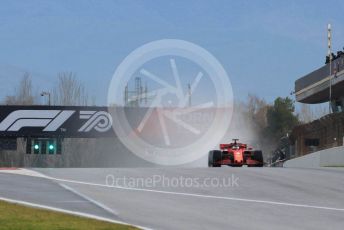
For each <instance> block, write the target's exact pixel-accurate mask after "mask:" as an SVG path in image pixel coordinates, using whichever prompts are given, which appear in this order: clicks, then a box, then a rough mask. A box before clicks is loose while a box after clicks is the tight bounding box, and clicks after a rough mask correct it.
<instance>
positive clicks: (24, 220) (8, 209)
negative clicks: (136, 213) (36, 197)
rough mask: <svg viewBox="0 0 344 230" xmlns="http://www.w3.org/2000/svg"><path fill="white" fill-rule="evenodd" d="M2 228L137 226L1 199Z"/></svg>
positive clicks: (59, 229)
mask: <svg viewBox="0 0 344 230" xmlns="http://www.w3.org/2000/svg"><path fill="white" fill-rule="evenodd" d="M0 229H1V230H2V229H6V230H17V229H18V230H22V229H26V230H31V229H32V230H43V229H44V230H45V229H49V230H64V229H66V230H67V229H73V230H74V229H75V230H79V229H80V230H85V229H87V230H98V229H99V230H100V229H101V230H105V229H106V230H110V229H116V230H128V229H130V230H136V229H137V228H135V227H131V226H125V225H120V224H112V223H108V222H103V221H98V220H93V219H88V218H83V217H77V216H73V215H68V214H63V213H59V212H53V211H48V210H43V209H36V208H31V207H26V206H22V205H17V204H11V203H7V202H3V201H0Z"/></svg>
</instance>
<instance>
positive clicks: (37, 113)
mask: <svg viewBox="0 0 344 230" xmlns="http://www.w3.org/2000/svg"><path fill="white" fill-rule="evenodd" d="M75 112H76V111H75V110H16V111H13V112H11V113H10V114H9V115H8V116H7V117H6V118H5V119H4V120H3V121H2V122H1V123H0V131H11V132H18V131H19V130H20V129H22V128H25V127H44V129H43V132H55V131H56V130H58V129H59V128H60V127H61V126H62V125H63V124H64V123H65V122H66V121H67V120H68V119H69V118H70V117H71V116H72V115H73V114H74V113H75ZM80 119H87V121H86V122H85V123H84V124H83V125H82V127H81V128H80V129H79V130H78V131H79V132H90V131H91V130H92V129H94V130H96V131H98V132H107V131H108V130H109V129H110V128H111V127H112V117H111V115H110V114H109V113H107V112H105V111H80Z"/></svg>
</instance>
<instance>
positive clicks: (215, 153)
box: [208, 150, 222, 167]
mask: <svg viewBox="0 0 344 230" xmlns="http://www.w3.org/2000/svg"><path fill="white" fill-rule="evenodd" d="M221 159H222V152H221V151H220V150H212V151H210V152H209V159H208V166H209V167H221V164H219V163H218V162H219V161H221Z"/></svg>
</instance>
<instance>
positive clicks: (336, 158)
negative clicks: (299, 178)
mask: <svg viewBox="0 0 344 230" xmlns="http://www.w3.org/2000/svg"><path fill="white" fill-rule="evenodd" d="M326 166H344V146H340V147H335V148H331V149H326V150H322V151H318V152H315V153H311V154H307V155H305V156H302V157H298V158H294V159H292V160H288V161H286V162H284V164H283V167H299V168H316V167H326Z"/></svg>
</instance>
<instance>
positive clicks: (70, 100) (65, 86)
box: [52, 72, 88, 106]
mask: <svg viewBox="0 0 344 230" xmlns="http://www.w3.org/2000/svg"><path fill="white" fill-rule="evenodd" d="M52 94H53V95H52V96H53V104H55V105H64V106H72V105H87V104H88V94H87V92H86V90H85V87H84V85H83V84H82V82H80V81H79V80H78V79H77V77H76V74H75V73H73V72H63V73H59V74H58V84H57V86H56V87H55V88H54V89H53V93H52Z"/></svg>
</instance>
